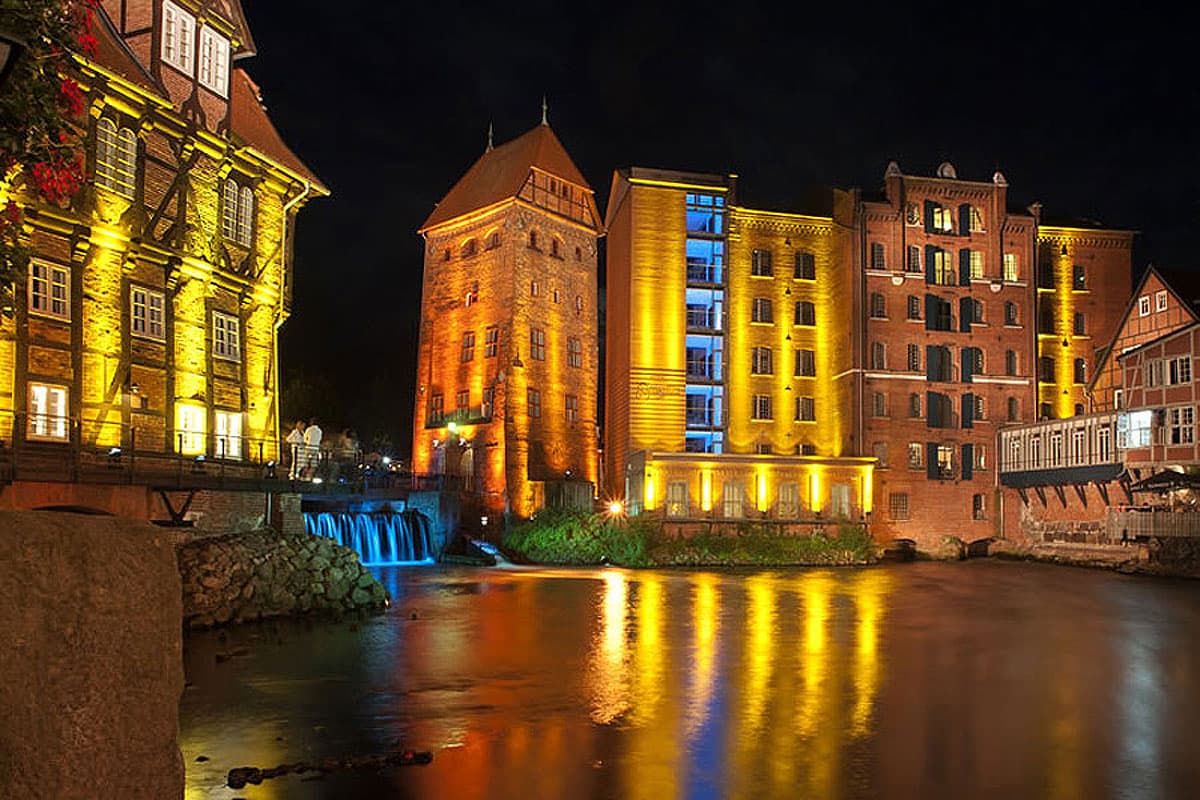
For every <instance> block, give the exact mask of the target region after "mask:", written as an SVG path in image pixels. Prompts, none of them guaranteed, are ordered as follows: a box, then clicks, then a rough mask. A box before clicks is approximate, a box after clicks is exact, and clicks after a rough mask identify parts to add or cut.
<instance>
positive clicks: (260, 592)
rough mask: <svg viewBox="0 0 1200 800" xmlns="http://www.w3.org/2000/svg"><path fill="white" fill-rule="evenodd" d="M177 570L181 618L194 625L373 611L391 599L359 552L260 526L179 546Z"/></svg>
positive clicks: (186, 623) (202, 626) (330, 542)
mask: <svg viewBox="0 0 1200 800" xmlns="http://www.w3.org/2000/svg"><path fill="white" fill-rule="evenodd" d="M179 574H180V576H181V578H182V579H183V621H184V624H185V625H187V626H188V627H191V628H208V627H212V626H214V625H223V624H226V623H229V622H246V621H250V620H257V619H263V618H269V617H282V616H292V615H297V614H307V613H311V612H335V613H341V612H345V611H353V610H356V609H365V610H375V609H380V608H382V607H383V606H384V605H386V603H387V599H388V598H387V591H386V590H385V589H384V588H383V586H382V585H381V584H380V583H379V581H377V580H375V576H373V575H372V574H371V573H370V571H369V570H367V568H366V567H364V566H363V565H362V564H361V563H359V560H358V553H356V552H354V551H353V550H350V549H349V548H346V547H342V546H340V545H338V544H337V543H335V542H333V541H332V540H330V539H326V538H324V537H321V536H309V535H307V534H304V535H300V536H284V535H281V534H278V533H276V532H274V531H255V532H252V533H238V534H231V535H229V536H221V537H216V538H208V539H199V540H196V541H193V542H188V543H187V544H184V545H181V546H180V548H179Z"/></svg>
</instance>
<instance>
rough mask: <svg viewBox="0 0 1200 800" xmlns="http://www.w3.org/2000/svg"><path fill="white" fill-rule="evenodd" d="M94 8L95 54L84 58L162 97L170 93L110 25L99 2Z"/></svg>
mask: <svg viewBox="0 0 1200 800" xmlns="http://www.w3.org/2000/svg"><path fill="white" fill-rule="evenodd" d="M97 11H98V12H99V13H97V14H96V15H95V16H94V19H95V21H96V24H95V25H94V26H93V27H94V29H95V30H94V33H95V35H96V55H95V56H94V57H86V56H84V58H85V59H86V60H87V61H90V62H91V63H93V64H95V65H96V66H99V67H101V68H103V69H105V70H107V71H108V72H111V73H113V74H114V75H118V76H120V77H122V78H124V79H125V80H127V81H129V82H130V83H133V84H135V85H137V86H139V87H141V88H143V89H145V90H146V91H148V92H150V93H151V94H155V95H158V96H159V97H162V98H167V97H169V95H168V93H167V89H166V87H165V86H163V85H162V83H161V82H160V81H159V80H158V79H157V78H155V77H154V76H153V75H151V74H150V72H149V71H148V70H147V69H146V68H145V67H144V66H143V65H142V62H141V61H139V60H138V58H137V56H135V55H134V54H133V51H131V50H130V49H129V46H128V45H127V44H125V40H124V39H123V38H122V37H121V34H120V33H118V32H117V29H116V28H115V27H114V26H113V23H112V20H111V19H109V16H108V12H107V11H105V10H104V7H103V6H99V7H98V8H97Z"/></svg>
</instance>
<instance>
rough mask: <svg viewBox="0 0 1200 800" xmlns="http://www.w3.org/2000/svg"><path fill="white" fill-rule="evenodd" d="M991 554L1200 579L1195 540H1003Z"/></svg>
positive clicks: (1199, 552) (1199, 557) (993, 546)
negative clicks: (1116, 542)
mask: <svg viewBox="0 0 1200 800" xmlns="http://www.w3.org/2000/svg"><path fill="white" fill-rule="evenodd" d="M988 554H989V555H992V556H997V557H999V558H1015V559H1023V560H1028V561H1042V562H1046V563H1049V564H1064V565H1067V566H1072V567H1091V568H1093V569H1111V570H1116V571H1117V572H1125V573H1129V574H1137V575H1159V576H1164V577H1178V578H1200V541H1198V540H1195V539H1151V540H1150V541H1139V542H1131V543H1129V544H1128V545H1126V546H1122V545H1119V544H1093V543H1082V542H1034V543H1020V542H1012V541H1008V540H1004V539H1001V540H997V541H995V542H992V544H991V546H990V548H989V550H988Z"/></svg>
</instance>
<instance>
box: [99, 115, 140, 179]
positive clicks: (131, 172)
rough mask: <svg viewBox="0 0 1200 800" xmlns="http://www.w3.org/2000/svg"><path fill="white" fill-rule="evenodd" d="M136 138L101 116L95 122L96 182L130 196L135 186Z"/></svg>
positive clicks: (127, 129) (129, 131)
mask: <svg viewBox="0 0 1200 800" xmlns="http://www.w3.org/2000/svg"><path fill="white" fill-rule="evenodd" d="M137 151H138V146H137V137H136V136H134V135H133V131H131V130H130V129H129V128H121V129H120V130H117V126H116V123H114V122H113V121H112V120H111V119H109V118H108V117H101V118H100V120H99V121H98V122H97V123H96V185H97V186H103V187H104V188H105V189H108V190H110V191H113V192H116V193H117V194H119V195H121V196H122V197H133V195H134V191H135V189H136V186H137Z"/></svg>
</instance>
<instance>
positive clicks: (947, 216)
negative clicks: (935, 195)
mask: <svg viewBox="0 0 1200 800" xmlns="http://www.w3.org/2000/svg"><path fill="white" fill-rule="evenodd" d="M933 229H934V230H935V231H940V232H942V233H949V232H951V231H953V230H954V215H953V214H952V213H951V211H950V208H949V207H948V206H944V205H941V204H940V203H939V204H935V205H934V206H933Z"/></svg>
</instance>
